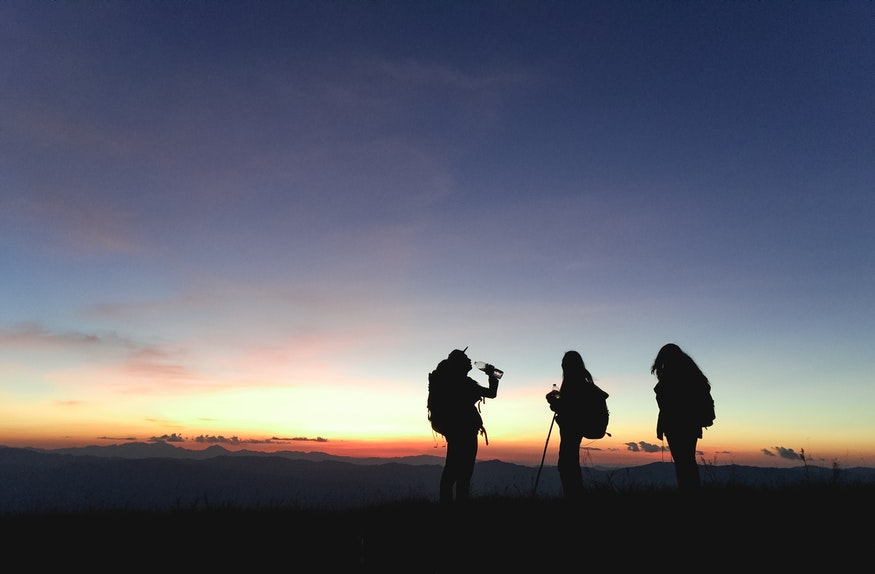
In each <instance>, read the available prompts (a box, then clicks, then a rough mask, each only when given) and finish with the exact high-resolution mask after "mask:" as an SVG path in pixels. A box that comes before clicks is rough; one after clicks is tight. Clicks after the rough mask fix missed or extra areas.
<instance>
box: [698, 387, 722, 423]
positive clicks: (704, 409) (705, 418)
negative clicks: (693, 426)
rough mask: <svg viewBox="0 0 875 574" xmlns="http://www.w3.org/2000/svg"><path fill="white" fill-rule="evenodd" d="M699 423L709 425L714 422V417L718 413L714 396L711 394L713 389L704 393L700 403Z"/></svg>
mask: <svg viewBox="0 0 875 574" xmlns="http://www.w3.org/2000/svg"><path fill="white" fill-rule="evenodd" d="M699 409H700V410H699V414H698V415H697V416H698V418H699V425H701V426H702V427H705V428H707V427H709V426H711V425H713V424H714V419H716V418H717V414H716V413H715V412H714V398H713V397H712V396H711V391H710V390H708V391H706V392H705V393H704V394H703V395H702V400H701V402H700V403H699Z"/></svg>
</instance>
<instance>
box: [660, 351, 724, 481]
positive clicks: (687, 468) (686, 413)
mask: <svg viewBox="0 0 875 574" xmlns="http://www.w3.org/2000/svg"><path fill="white" fill-rule="evenodd" d="M650 373H651V374H654V375H656V378H657V381H658V382H657V383H656V386H655V387H653V390H654V392H655V393H656V403H657V405H658V406H659V417H658V418H657V420H656V438H658V439H659V440H662V437H663V435H664V436H665V438H666V439H667V440H668V449H669V451H671V457H672V459H674V468H675V476H676V477H677V485H678V489H679V490H681V491H684V492H694V491H696V490H698V489H699V486H700V481H699V466H698V464H697V463H696V444H697V443H698V441H699V439H700V438H702V425H703V422H702V421H703V419H702V418H701V417H702V408H703V405H706V404H707V402H708V401H711V403H710V404H711V407H712V414H713V401H712V400H711V384H710V383H709V382H708V377H706V376H705V374H704V373H703V372H702V370H701V369H699V366H698V365H697V364H696V362H695V361H693V359H692V357H690V356H689V355H687V354H686V353H685V352H684V351H683V350H681V348H680V347H679V346H677V345H676V344H674V343H668V344H667V345H663V347H662V348H661V349H660V350H659V353H658V354H657V355H656V359H655V360H654V361H653V365H652V366H651V367H650ZM705 424H707V423H705Z"/></svg>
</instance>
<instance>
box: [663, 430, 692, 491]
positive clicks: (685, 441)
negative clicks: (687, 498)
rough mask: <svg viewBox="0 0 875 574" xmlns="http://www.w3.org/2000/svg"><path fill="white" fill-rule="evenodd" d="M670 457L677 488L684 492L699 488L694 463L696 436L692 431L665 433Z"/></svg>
mask: <svg viewBox="0 0 875 574" xmlns="http://www.w3.org/2000/svg"><path fill="white" fill-rule="evenodd" d="M666 438H667V439H668V448H669V450H670V451H671V457H672V458H673V459H674V470H675V476H676V477H677V482H678V489H679V490H683V491H686V492H689V491H695V490H698V488H699V465H698V464H697V463H696V444H697V443H698V442H699V439H698V437H697V436H696V435H695V434H692V433H673V434H672V435H666Z"/></svg>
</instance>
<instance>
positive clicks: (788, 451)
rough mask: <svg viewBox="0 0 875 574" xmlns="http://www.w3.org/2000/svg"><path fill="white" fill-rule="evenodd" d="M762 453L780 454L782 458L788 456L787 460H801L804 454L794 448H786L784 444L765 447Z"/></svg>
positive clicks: (772, 455)
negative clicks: (770, 447)
mask: <svg viewBox="0 0 875 574" xmlns="http://www.w3.org/2000/svg"><path fill="white" fill-rule="evenodd" d="M762 453H763V454H764V455H766V456H771V457H774V456H778V457H780V458H786V459H787V460H800V459H802V455H801V454H799V453H798V452H796V451H795V450H793V449H792V448H786V447H783V446H775V447H772V449H768V448H764V449H762Z"/></svg>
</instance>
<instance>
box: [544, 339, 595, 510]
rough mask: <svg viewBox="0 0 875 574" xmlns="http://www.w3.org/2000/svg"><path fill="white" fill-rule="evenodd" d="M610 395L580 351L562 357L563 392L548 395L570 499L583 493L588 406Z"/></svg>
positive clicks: (562, 476)
mask: <svg viewBox="0 0 875 574" xmlns="http://www.w3.org/2000/svg"><path fill="white" fill-rule="evenodd" d="M607 397H608V394H607V393H606V392H604V391H603V390H602V389H600V388H599V387H598V386H596V384H595V382H594V381H593V379H592V375H591V374H590V372H589V370H587V368H586V365H585V364H584V362H583V357H581V355H580V353H578V352H577V351H567V352H566V353H565V355H564V356H563V357H562V384H561V385H560V387H559V392H556V391H550V392H549V393H547V397H546V398H547V402H548V403H549V404H550V410H552V411H553V412H555V413H556V424H558V425H559V461H558V463H557V467H558V469H559V479H560V480H561V482H562V492H563V494H564V496H565V498H567V499H576V498H579V497H580V495H581V494H582V493H583V475H582V474H581V468H580V443H581V441H582V440H583V427H582V424H583V417H584V411H585V405H587V404H588V403H589V402H590V401H596V400H599V401H600V400H603V399H606V398H607Z"/></svg>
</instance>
